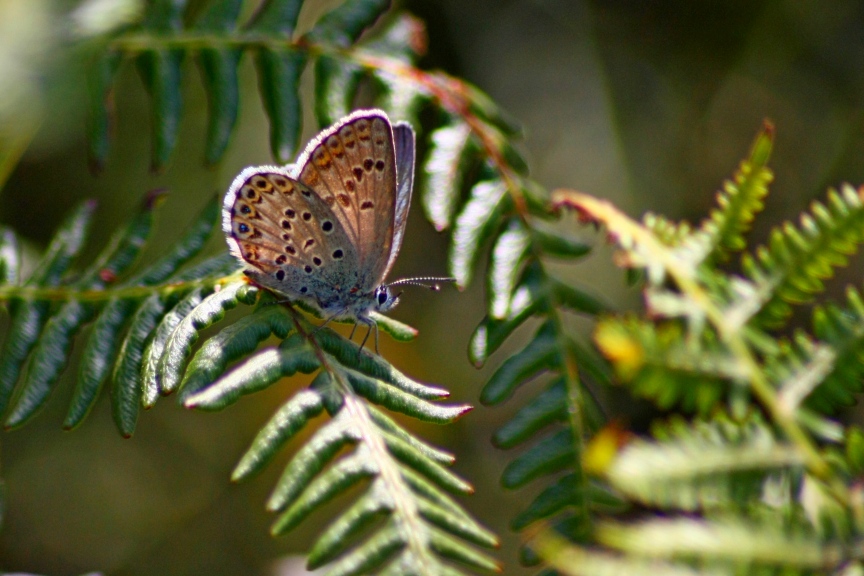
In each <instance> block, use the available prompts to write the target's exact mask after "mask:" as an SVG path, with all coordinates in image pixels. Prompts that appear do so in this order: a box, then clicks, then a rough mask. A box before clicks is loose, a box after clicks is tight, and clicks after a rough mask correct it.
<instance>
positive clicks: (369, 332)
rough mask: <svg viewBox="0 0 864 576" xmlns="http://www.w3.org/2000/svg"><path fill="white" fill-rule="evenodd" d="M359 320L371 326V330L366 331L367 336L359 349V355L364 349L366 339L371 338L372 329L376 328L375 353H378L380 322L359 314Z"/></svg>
mask: <svg viewBox="0 0 864 576" xmlns="http://www.w3.org/2000/svg"><path fill="white" fill-rule="evenodd" d="M357 320H359V321H360V322H363V323H364V324H366V325H367V326H369V331H368V332H366V336H364V337H363V342H361V343H360V348H358V349H357V356H358V357H359V356H360V353H361V352H362V351H363V347H364V346H365V345H366V341H367V340H369V335H370V334H371V333H372V329H373V328H374V329H375V353H376V354H377V353H378V324H377V323H376V322H375V321H374V320H372V319H371V318H367V317H365V316H357Z"/></svg>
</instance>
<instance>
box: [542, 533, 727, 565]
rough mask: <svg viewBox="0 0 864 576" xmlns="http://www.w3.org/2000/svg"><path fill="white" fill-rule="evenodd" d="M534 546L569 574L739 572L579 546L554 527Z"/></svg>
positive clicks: (552, 563)
mask: <svg viewBox="0 0 864 576" xmlns="http://www.w3.org/2000/svg"><path fill="white" fill-rule="evenodd" d="M531 547H532V548H533V549H535V550H537V551H538V552H539V553H540V555H541V556H542V558H543V559H544V560H545V561H546V562H547V563H548V564H549V565H550V566H552V567H553V568H554V569H555V570H556V571H557V573H559V574H566V575H568V576H607V575H608V576H619V575H620V574H628V575H632V576H727V575H731V574H734V573H736V572H734V570H733V569H732V568H725V569H723V568H719V567H711V568H705V567H699V568H696V567H693V566H690V565H689V564H687V563H684V562H665V561H661V560H657V559H653V558H642V557H639V556H635V555H631V556H626V555H623V554H613V553H611V552H605V551H598V550H593V549H589V548H586V547H581V546H575V545H573V544H570V543H569V542H567V541H566V540H564V539H562V538H561V537H560V536H555V535H554V534H553V533H552V532H551V531H550V530H546V531H544V532H542V533H541V534H540V535H538V536H536V537H535V538H533V539H532V540H531Z"/></svg>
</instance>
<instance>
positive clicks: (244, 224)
mask: <svg viewBox="0 0 864 576" xmlns="http://www.w3.org/2000/svg"><path fill="white" fill-rule="evenodd" d="M222 226H223V230H224V232H225V235H226V238H227V239H228V244H229V246H230V247H231V251H232V253H234V255H235V256H237V257H238V258H240V259H241V260H243V261H244V262H245V263H246V264H247V265H248V268H247V274H249V275H250V276H251V277H252V278H253V279H254V280H255V281H256V282H258V283H260V284H262V285H264V286H267V287H269V288H271V289H273V290H275V291H277V292H279V293H282V294H285V295H287V296H289V297H293V298H304V299H308V300H310V301H311V302H313V303H314V304H316V305H317V306H318V307H320V308H322V309H324V310H328V309H330V308H331V307H334V306H338V305H340V304H341V303H342V298H343V297H344V293H345V291H346V290H348V289H350V288H351V287H352V286H354V285H356V283H357V282H359V280H360V279H359V275H358V271H357V270H358V257H357V251H356V250H355V248H354V245H353V243H352V241H351V239H350V238H349V236H348V234H347V233H346V231H345V230H344V228H343V227H342V226H341V224H340V223H339V221H338V217H337V215H336V214H335V213H334V211H333V210H332V209H331V207H330V206H328V204H327V202H325V201H324V200H322V199H321V198H320V197H319V196H318V195H317V194H316V193H315V192H314V191H313V190H311V189H309V187H307V186H306V185H304V184H302V183H300V182H297V181H296V180H294V179H293V178H292V177H291V176H290V174H289V173H288V171H286V170H285V169H283V168H278V167H275V166H259V167H253V168H247V169H246V170H244V171H243V172H241V173H240V175H239V176H238V177H237V178H236V179H235V180H234V183H233V184H232V185H231V188H230V189H229V191H228V194H227V195H226V197H225V205H224V211H223V223H222Z"/></svg>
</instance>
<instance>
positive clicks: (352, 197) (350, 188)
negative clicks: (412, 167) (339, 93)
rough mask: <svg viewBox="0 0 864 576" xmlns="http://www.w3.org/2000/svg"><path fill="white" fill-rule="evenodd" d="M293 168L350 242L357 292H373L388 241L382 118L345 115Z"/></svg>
mask: <svg viewBox="0 0 864 576" xmlns="http://www.w3.org/2000/svg"><path fill="white" fill-rule="evenodd" d="M297 166H298V168H297V170H298V173H297V179H298V180H299V181H301V182H303V183H304V184H306V185H308V186H309V187H310V188H312V189H313V190H314V191H315V192H317V193H318V195H319V196H320V197H321V198H322V199H323V201H324V202H326V203H327V205H328V206H330V207H331V208H332V210H333V212H334V213H335V215H336V217H337V218H338V219H339V222H340V224H341V225H342V227H343V228H344V229H345V232H346V234H347V235H348V237H349V238H350V239H351V241H352V242H353V243H354V246H355V248H356V251H357V259H358V262H359V266H358V272H359V278H360V281H359V283H358V287H359V288H360V290H361V291H363V292H367V291H369V290H372V289H374V288H375V287H377V286H378V285H379V284H380V283H381V282H382V281H383V279H384V274H385V272H386V270H387V269H388V262H389V256H390V254H391V251H392V250H391V249H392V246H393V240H394V226H395V209H396V198H395V195H396V159H395V151H394V144H393V130H392V128H391V126H390V121H389V119H388V118H387V115H386V114H385V113H384V112H382V111H380V110H362V111H359V112H356V113H354V114H351V115H349V116H346V117H345V118H343V119H342V120H341V121H339V122H338V123H336V124H335V125H334V126H332V127H331V128H329V129H327V130H325V131H324V132H322V133H321V134H320V135H319V136H318V138H316V139H315V140H313V141H312V142H311V143H310V144H309V146H308V147H307V148H306V151H305V152H304V153H303V155H302V156H301V157H300V159H299V161H298V163H297Z"/></svg>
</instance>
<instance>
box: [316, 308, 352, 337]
mask: <svg viewBox="0 0 864 576" xmlns="http://www.w3.org/2000/svg"><path fill="white" fill-rule="evenodd" d="M344 313H345V311H344V310H340V311H339V312H336V313H335V314H331V315H330V316H329V317H328V318H327V319H326V320H325V321H324V323H323V324H321V325H320V326H318V327H317V328H315V330H313V331H312V334H313V335H314V334H316V333H317V332H318V331H319V330H321V329H322V328H324V327H325V326H327V324H329V323H330V321H331V320H333V319H334V318H336V317H337V316H339V315H340V314H344ZM352 334H353V332H352Z"/></svg>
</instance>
